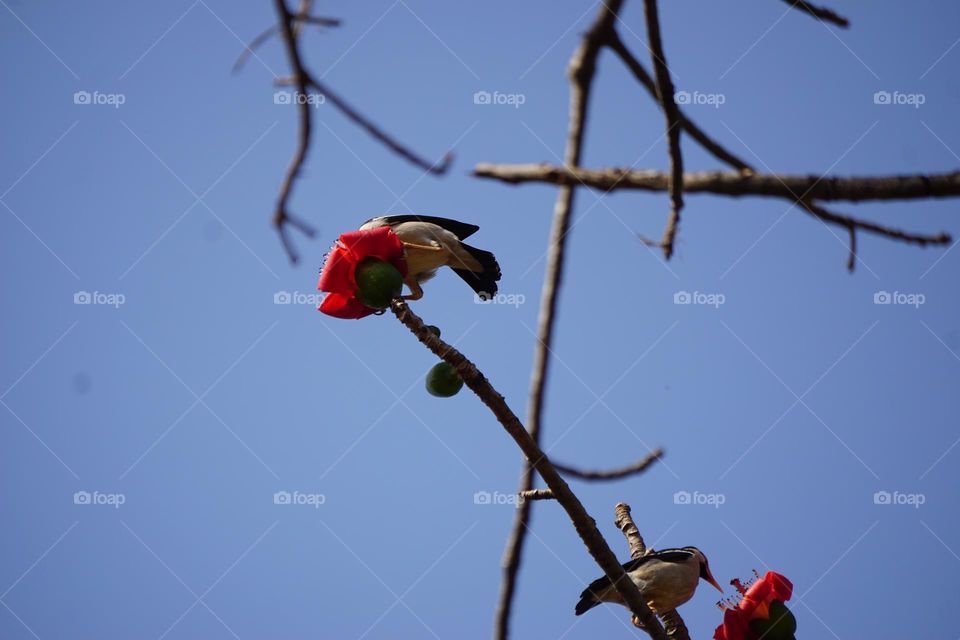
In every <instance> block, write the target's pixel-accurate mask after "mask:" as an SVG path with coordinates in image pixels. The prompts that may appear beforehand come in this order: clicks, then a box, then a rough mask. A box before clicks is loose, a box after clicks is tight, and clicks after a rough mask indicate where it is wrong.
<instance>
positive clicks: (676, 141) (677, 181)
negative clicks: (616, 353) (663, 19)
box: [643, 0, 683, 260]
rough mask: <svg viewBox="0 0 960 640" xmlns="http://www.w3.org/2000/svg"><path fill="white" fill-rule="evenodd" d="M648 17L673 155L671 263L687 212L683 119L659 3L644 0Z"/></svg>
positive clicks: (666, 244) (666, 253)
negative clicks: (682, 213) (683, 214)
mask: <svg viewBox="0 0 960 640" xmlns="http://www.w3.org/2000/svg"><path fill="white" fill-rule="evenodd" d="M643 9H644V12H643V13H644V17H645V18H646V22H647V38H648V40H649V41H650V57H651V58H652V60H653V72H654V76H655V77H656V79H657V99H658V100H659V101H660V108H661V109H662V110H663V113H664V116H665V118H666V122H667V124H666V126H667V142H668V143H669V145H668V146H669V152H670V219H669V220H668V221H667V228H666V229H664V231H663V240H662V241H661V245H662V247H663V257H664V258H666V259H667V260H669V259H670V256H672V255H673V242H674V240H675V239H676V237H677V227H678V226H679V224H680V211H681V210H682V209H683V154H682V153H681V152H680V131H681V127H680V116H679V114H678V113H677V103H676V102H675V101H674V99H673V94H674V90H673V80H672V79H671V78H670V68H669V67H668V66H667V58H666V54H664V52H663V40H662V38H661V37H660V18H659V17H658V15H657V0H644V2H643Z"/></svg>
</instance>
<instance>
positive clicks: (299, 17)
mask: <svg viewBox="0 0 960 640" xmlns="http://www.w3.org/2000/svg"><path fill="white" fill-rule="evenodd" d="M308 10H309V9H308ZM293 21H294V35H297V28H298V27H299V26H300V25H301V24H315V25H317V26H321V27H339V26H340V25H341V24H342V23H341V22H340V20H338V19H336V18H323V17H320V16H311V15H305V14H304V13H303V8H302V7H301V9H300V11H299V12H298V13H297V14H296V15H294V16H293ZM277 31H278V25H271V26H269V27H267V28H266V29H264V30H263V31H261V32H260V33H259V34H258V35H257V37H255V38H254V39H253V40H251V41H250V42H249V43H247V45H246V46H245V47H244V48H243V51H241V52H240V55H239V56H237V60H236V62H234V63H233V69H231V71H232V72H233V73H237V72H239V71H240V69H242V68H243V65H244V64H246V62H247V60H248V59H249V58H250V56H251V55H253V53H254V52H255V51H256V50H257V49H259V48H260V46H261V45H263V43H265V42H266V41H267V40H269V39H270V38H271V37H273V36H274V34H276V33H277Z"/></svg>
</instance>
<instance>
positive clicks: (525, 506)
mask: <svg viewBox="0 0 960 640" xmlns="http://www.w3.org/2000/svg"><path fill="white" fill-rule="evenodd" d="M622 4H623V0H605V2H604V3H603V4H602V5H601V7H600V11H599V12H598V14H597V17H596V18H595V19H594V22H593V24H592V25H591V27H590V28H589V29H588V30H587V32H586V33H585V34H584V35H583V38H582V39H581V41H580V45H579V46H578V47H577V49H576V50H575V51H574V53H573V56H572V57H571V59H570V63H569V67H568V69H567V75H568V78H569V80H570V120H569V125H568V130H567V142H566V149H565V150H564V159H563V161H564V164H565V165H566V166H568V167H576V166H578V165H579V164H580V156H581V151H582V148H583V138H584V129H585V126H586V120H587V107H588V103H589V99H590V88H591V85H592V83H593V76H594V73H595V71H596V64H597V57H598V56H599V54H600V50H601V49H602V47H603V44H604V43H605V42H606V41H607V39H608V37H609V35H610V34H611V33H612V32H613V24H614V22H615V20H616V19H617V14H618V13H619V11H620V7H621V5H622ZM575 191H576V187H575V186H574V185H573V184H568V185H564V186H562V187H561V188H560V189H559V191H558V193H557V200H556V204H555V205H554V209H553V227H552V229H551V231H550V243H549V248H548V251H547V266H546V273H545V275H544V282H543V290H542V292H541V296H540V314H539V319H538V321H537V345H536V351H535V353H534V361H533V368H532V371H531V374H530V400H529V404H528V407H527V428H529V429H530V438H531V440H532V441H533V442H534V444H536V445H537V446H539V444H540V439H541V436H540V427H541V423H542V417H543V405H544V398H545V397H546V387H547V375H548V369H549V359H550V353H551V345H552V343H553V329H554V322H555V317H556V310H557V299H558V297H559V294H560V281H561V278H562V276H563V263H564V249H565V247H566V240H567V234H568V233H569V231H570V219H571V216H572V213H573V203H574V195H575ZM531 465H532V461H531V459H530V458H529V456H528V460H527V461H526V462H524V466H523V470H522V472H521V478H520V488H519V492H520V493H523V492H525V491H530V490H532V489H533V488H534V476H533V467H532V466H531ZM532 508H533V506H532V503H531V502H530V501H524V502H523V503H522V504H520V505H519V506H518V508H517V510H516V512H515V515H514V520H513V528H512V530H511V533H510V537H509V539H508V540H507V548H506V550H505V552H504V557H503V580H502V582H501V584H500V595H499V599H498V603H497V610H496V614H495V622H494V625H495V626H494V637H495V638H496V639H497V640H506V638H507V637H508V635H509V627H510V614H511V611H512V608H513V600H514V597H515V595H516V587H517V576H518V574H519V571H520V562H521V559H522V556H523V545H524V542H525V541H526V536H527V531H528V530H529V526H530V517H531V510H532Z"/></svg>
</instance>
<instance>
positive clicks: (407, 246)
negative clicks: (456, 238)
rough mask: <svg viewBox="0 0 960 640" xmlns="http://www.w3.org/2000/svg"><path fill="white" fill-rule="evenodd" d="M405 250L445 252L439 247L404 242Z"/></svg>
mask: <svg viewBox="0 0 960 640" xmlns="http://www.w3.org/2000/svg"><path fill="white" fill-rule="evenodd" d="M401 244H403V248H404V249H422V250H424V251H443V247H441V246H439V245H426V244H416V243H414V242H403V243H401Z"/></svg>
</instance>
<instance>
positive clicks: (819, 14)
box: [783, 0, 850, 29]
mask: <svg viewBox="0 0 960 640" xmlns="http://www.w3.org/2000/svg"><path fill="white" fill-rule="evenodd" d="M783 1H784V2H786V3H787V4H789V5H790V6H791V7H793V8H794V9H797V10H798V11H803V12H804V13H808V14H810V15H811V16H813V17H814V18H816V19H817V20H820V21H822V22H832V23H833V24H835V25H837V26H838V27H843V28H844V29H846V28H847V27H849V26H850V21H849V20H847V19H846V18H844V17H843V16H841V15H839V14H837V13H834V11H833V10H832V9H827V8H826V7H818V6H816V5H814V4H812V3H810V2H806V1H805V0H783Z"/></svg>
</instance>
